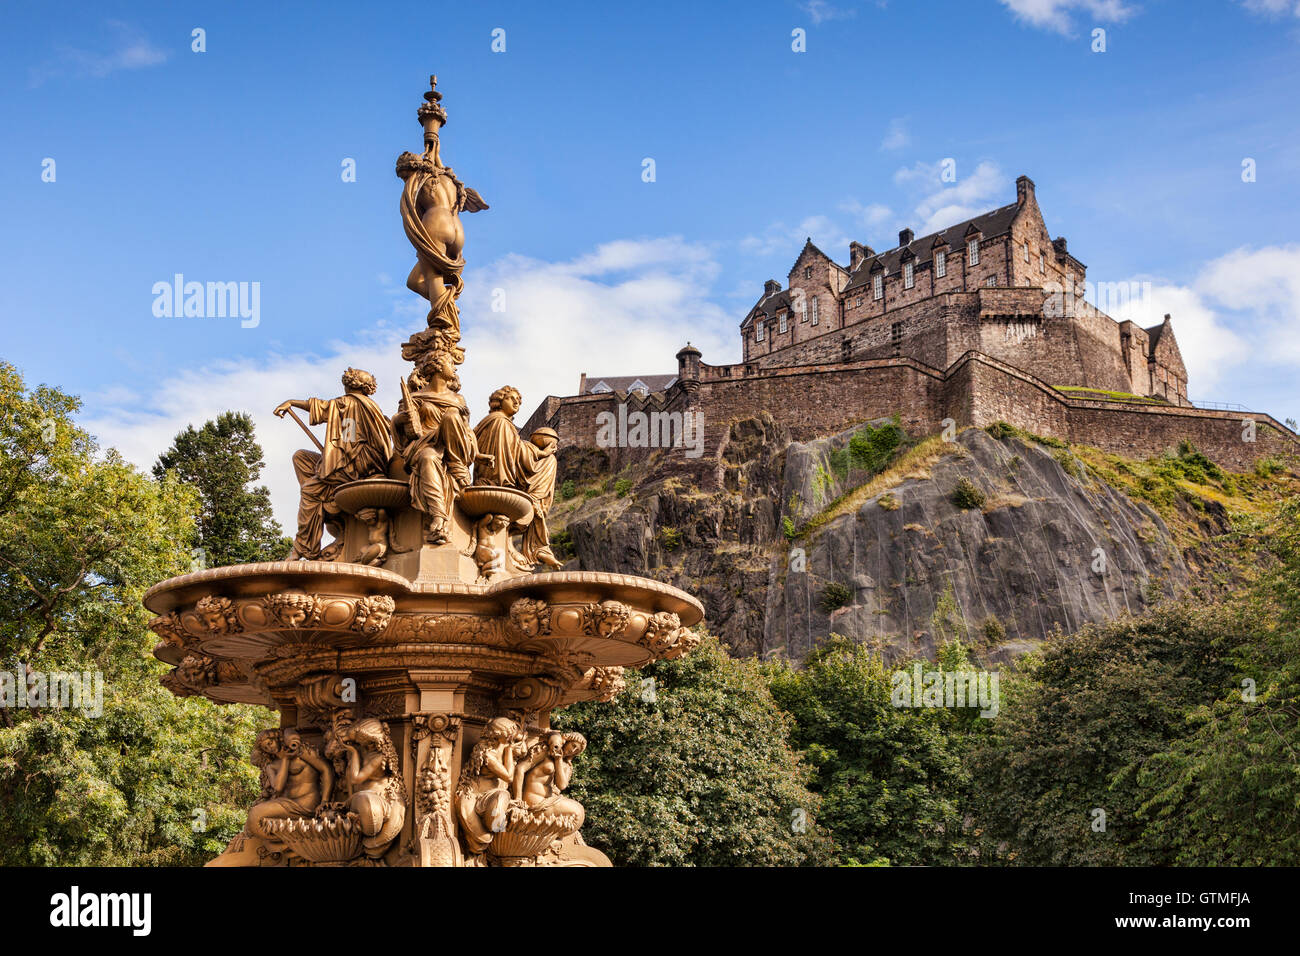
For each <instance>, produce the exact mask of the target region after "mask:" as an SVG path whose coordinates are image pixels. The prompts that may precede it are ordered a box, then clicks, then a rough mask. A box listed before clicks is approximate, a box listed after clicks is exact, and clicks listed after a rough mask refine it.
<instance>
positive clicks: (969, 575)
mask: <svg viewBox="0 0 1300 956" xmlns="http://www.w3.org/2000/svg"><path fill="white" fill-rule="evenodd" d="M889 427H890V426H889V425H888V423H884V422H880V423H873V425H872V426H868V427H867V428H866V429H865V431H864V430H863V429H855V430H852V431H848V432H845V433H843V434H840V435H836V436H833V437H829V438H825V439H819V440H817V441H813V442H809V443H798V442H794V443H792V442H790V441H789V440H788V437H787V436H786V435H785V434H784V432H783V431H782V430H781V429H780V428H779V427H778V426H776V425H775V424H774V423H773V422H772V420H771V418H769V417H767V416H763V417H759V418H755V419H750V420H747V421H744V422H740V423H738V424H735V425H733V426H732V427H731V430H730V434H729V436H728V437H727V439H726V440H725V441H724V442H723V443H722V444H721V447H720V449H719V452H718V455H717V457H716V458H715V459H714V460H712V461H704V460H701V461H698V462H695V463H683V462H681V461H671V460H668V459H667V458H666V457H662V456H661V457H660V458H659V459H652V460H651V461H649V462H647V463H646V464H644V465H641V466H638V467H637V469H635V470H633V471H630V472H628V473H627V474H626V475H624V476H623V482H622V483H617V484H616V483H615V482H613V481H610V482H606V484H605V486H604V487H594V488H590V490H587V491H586V493H585V495H584V496H581V497H579V496H575V497H574V498H573V499H571V500H568V501H563V502H561V503H560V504H559V505H558V506H557V508H556V511H555V512H554V514H553V518H554V520H553V531H556V532H558V533H557V538H558V539H559V541H560V542H562V543H565V544H568V546H569V547H570V548H571V551H572V553H573V555H574V557H573V560H572V561H571V562H570V564H569V565H568V566H570V567H582V568H590V567H600V568H603V569H607V570H615V571H622V572H627V573H632V574H642V575H646V576H649V577H654V578H658V579H659V580H663V581H667V582H669V583H671V584H674V585H677V586H678V587H682V588H685V589H687V590H689V591H691V592H692V593H694V594H696V595H698V596H699V597H700V598H701V600H703V601H704V604H705V608H706V611H707V618H706V622H707V624H708V626H709V628H710V629H711V630H712V631H713V632H714V633H716V634H718V635H719V636H720V637H722V639H723V640H724V641H726V643H727V644H728V645H729V646H730V647H731V648H732V649H733V650H734V651H735V652H737V653H741V654H761V655H766V656H771V655H773V654H782V655H785V656H788V657H792V658H796V659H801V658H802V657H803V656H805V655H806V654H807V652H808V650H809V649H810V648H812V647H814V646H815V645H816V644H818V643H819V642H820V641H821V640H823V639H824V638H825V636H826V635H827V634H829V633H831V632H832V631H833V632H837V633H840V634H845V635H848V636H851V637H853V638H855V639H857V640H860V641H864V642H869V643H871V644H873V645H876V646H878V647H879V648H880V649H881V650H882V651H883V652H884V653H885V654H886V656H894V655H897V654H900V653H904V652H913V651H923V652H932V651H933V650H934V649H935V647H936V646H937V645H938V644H940V643H942V642H943V641H944V640H946V639H950V638H952V637H960V638H961V639H962V640H963V641H965V642H966V643H968V644H972V645H975V646H976V647H977V648H978V650H979V652H980V654H981V656H983V657H984V658H985V659H991V660H996V659H1004V658H1007V657H1010V656H1014V655H1015V654H1018V653H1021V652H1023V651H1025V650H1027V649H1029V648H1031V647H1033V646H1034V645H1035V644H1036V643H1037V642H1038V641H1040V640H1041V639H1043V638H1044V637H1045V636H1046V635H1047V634H1049V633H1050V632H1051V631H1052V630H1054V629H1056V628H1060V629H1062V630H1064V631H1066V632H1071V631H1074V630H1076V629H1078V628H1079V627H1080V626H1081V625H1083V624H1084V623H1086V622H1089V621H1098V620H1103V619H1109V618H1113V617H1115V616H1117V615H1119V614H1121V613H1123V612H1125V611H1139V610H1141V609H1143V608H1144V607H1146V606H1147V605H1148V604H1149V603H1150V602H1151V601H1152V600H1153V599H1155V598H1156V597H1157V596H1158V595H1159V594H1161V593H1174V592H1178V591H1181V590H1182V589H1184V588H1185V587H1186V585H1187V584H1188V581H1189V578H1190V575H1189V571H1188V569H1187V566H1186V565H1185V563H1184V561H1183V558H1182V556H1181V554H1180V550H1179V548H1178V547H1177V545H1176V544H1175V543H1174V541H1173V540H1172V537H1171V535H1170V533H1169V530H1168V529H1167V528H1166V527H1165V524H1164V522H1163V521H1162V520H1161V519H1160V517H1159V515H1157V513H1156V512H1155V511H1154V510H1152V509H1151V508H1150V507H1149V506H1148V505H1146V504H1145V503H1144V502H1140V501H1134V500H1131V499H1130V498H1128V497H1126V496H1125V495H1123V494H1121V493H1119V492H1118V491H1115V490H1114V489H1112V488H1111V487H1109V486H1108V485H1106V484H1105V483H1103V482H1101V481H1099V480H1097V479H1096V478H1095V477H1093V476H1092V475H1091V473H1090V472H1089V471H1088V470H1087V469H1086V468H1084V467H1083V466H1082V465H1081V463H1079V462H1078V461H1077V459H1075V458H1074V457H1073V456H1072V455H1071V454H1070V452H1068V451H1067V450H1064V449H1052V448H1048V447H1044V446H1041V445H1039V444H1036V443H1033V442H1029V441H1024V440H1022V439H1020V438H1018V437H1015V436H1010V435H1009V436H1006V437H1003V438H994V437H992V436H991V435H989V434H988V433H987V432H985V431H983V430H979V429H968V430H966V431H964V432H962V433H960V434H959V435H956V436H953V440H952V441H947V442H945V441H943V440H942V439H941V438H937V437H936V438H931V439H927V440H926V441H924V442H921V443H919V444H915V445H912V444H907V445H904V446H903V447H902V448H901V449H899V450H897V451H894V452H892V457H891V454H890V453H887V454H885V455H884V457H885V458H886V459H888V464H887V465H886V466H885V468H884V470H883V471H878V470H876V468H877V466H878V465H879V462H878V461H873V460H872V453H871V448H872V446H871V445H870V443H869V442H867V441H865V440H864V436H867V437H868V438H870V437H872V436H875V437H879V436H880V435H885V434H886V432H885V429H887V428H889ZM876 429H879V431H877V430H876ZM886 437H888V436H886ZM886 447H888V446H886ZM666 454H667V453H663V455H664V456H666ZM877 457H879V456H877ZM564 464H565V463H563V462H562V469H563V468H564ZM583 464H584V465H586V466H587V467H586V470H587V471H588V472H592V473H594V472H595V471H597V470H598V469H595V468H592V467H590V462H587V463H583ZM582 470H583V469H582V468H579V473H581V471H582ZM561 473H562V474H565V473H566V472H565V471H563V470H562V472H561ZM620 491H621V492H624V493H623V494H622V495H621V496H620V494H619V492H620Z"/></svg>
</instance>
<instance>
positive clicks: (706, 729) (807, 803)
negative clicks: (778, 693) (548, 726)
mask: <svg viewBox="0 0 1300 956" xmlns="http://www.w3.org/2000/svg"><path fill="white" fill-rule="evenodd" d="M627 676H628V688H627V689H626V690H625V691H623V693H621V694H620V695H619V696H618V697H616V698H615V699H614V701H613V702H612V703H608V704H603V703H588V704H576V705H574V706H572V707H568V708H566V709H565V710H563V711H559V712H557V713H556V714H555V715H554V722H555V725H556V726H558V727H563V728H564V729H571V730H578V731H581V732H582V733H583V734H585V735H586V737H587V740H588V747H587V750H586V752H585V753H584V754H583V755H582V756H581V757H579V758H578V760H577V761H576V762H575V766H574V779H573V784H572V787H571V790H570V793H571V795H572V796H573V797H575V798H576V799H577V800H579V801H581V802H582V803H583V804H584V805H585V806H586V808H587V822H586V823H585V824H584V826H583V830H582V833H583V838H584V839H585V840H586V841H587V842H588V843H590V844H591V845H592V846H594V847H597V848H599V849H601V850H603V851H604V852H605V853H606V854H608V855H609V857H610V858H611V859H612V860H613V861H614V863H615V864H618V865H632V866H656V865H658V866H663V865H668V866H790V865H797V864H804V863H822V862H826V861H827V860H828V853H827V851H828V848H829V847H828V840H827V837H826V834H825V831H824V830H823V829H822V828H821V827H820V826H819V824H818V822H817V799H816V798H815V797H814V796H813V795H812V794H810V793H809V792H808V790H807V789H806V786H805V783H806V781H807V777H808V775H807V772H806V771H805V770H804V768H802V767H801V766H800V764H799V762H798V760H797V758H796V757H795V755H794V753H793V752H792V750H791V749H790V746H789V743H788V735H789V732H790V727H789V722H788V720H787V719H786V717H785V716H784V715H782V714H781V713H780V711H779V710H778V709H777V707H776V706H775V704H774V703H773V700H772V697H771V695H770V694H769V693H768V690H767V687H766V684H765V681H764V679H763V676H762V674H761V673H760V671H759V668H758V666H757V665H756V664H755V663H754V662H752V661H739V660H733V659H732V658H731V657H729V656H728V654H727V652H726V650H725V649H724V648H723V647H722V645H721V644H719V643H718V641H717V640H716V639H715V638H712V637H705V638H704V640H703V641H702V642H701V644H700V646H699V647H698V648H696V649H695V650H694V651H692V652H691V653H690V654H688V655H686V656H685V657H684V658H682V659H680V660H676V661H657V662H655V663H654V664H651V665H649V666H648V667H646V668H645V669H643V670H642V671H640V672H639V673H638V672H632V671H629V672H628V675H627Z"/></svg>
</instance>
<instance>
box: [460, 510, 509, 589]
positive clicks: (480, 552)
mask: <svg viewBox="0 0 1300 956" xmlns="http://www.w3.org/2000/svg"><path fill="white" fill-rule="evenodd" d="M509 526H510V519H509V518H507V517H505V516H504V515H484V516H483V517H481V518H479V519H478V521H476V522H475V523H474V540H473V542H472V543H471V544H470V547H469V550H468V551H463V552H461V553H462V554H464V555H465V556H466V557H468V558H473V559H474V563H475V564H477V565H478V576H479V581H480V583H491V582H492V581H495V580H496V579H497V578H499V577H501V576H502V575H504V574H505V573H506V552H507V550H508V549H509V541H506V542H505V543H504V544H503V545H502V546H501V547H498V546H497V545H495V544H494V543H493V541H492V538H493V536H494V535H497V534H499V533H500V532H502V531H505V530H506V528H508V527H509Z"/></svg>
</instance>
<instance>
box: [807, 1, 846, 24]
mask: <svg viewBox="0 0 1300 956" xmlns="http://www.w3.org/2000/svg"><path fill="white" fill-rule="evenodd" d="M799 9H800V10H802V11H803V12H804V13H806V14H808V16H809V17H811V18H812V22H813V26H819V25H820V24H822V23H825V22H826V21H827V20H847V19H849V18H850V17H855V16H857V13H858V11H856V10H851V9H849V8H848V7H836V6H833V5H832V4H830V3H827V2H826V0H805V2H803V3H801V4H799Z"/></svg>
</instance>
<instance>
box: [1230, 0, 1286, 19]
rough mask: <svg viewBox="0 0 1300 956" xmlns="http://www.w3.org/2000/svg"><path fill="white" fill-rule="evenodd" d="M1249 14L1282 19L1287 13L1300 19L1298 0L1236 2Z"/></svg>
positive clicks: (1240, 0)
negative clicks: (1260, 14)
mask: <svg viewBox="0 0 1300 956" xmlns="http://www.w3.org/2000/svg"><path fill="white" fill-rule="evenodd" d="M1238 2H1239V3H1240V4H1241V5H1242V6H1243V7H1245V8H1246V9H1247V10H1249V11H1250V12H1251V13H1262V14H1263V15H1264V16H1270V17H1284V16H1286V15H1287V14H1288V13H1290V14H1291V15H1292V16H1296V17H1300V0H1238Z"/></svg>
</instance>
